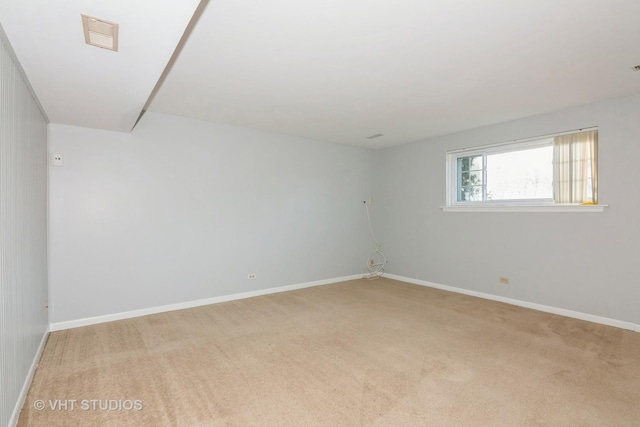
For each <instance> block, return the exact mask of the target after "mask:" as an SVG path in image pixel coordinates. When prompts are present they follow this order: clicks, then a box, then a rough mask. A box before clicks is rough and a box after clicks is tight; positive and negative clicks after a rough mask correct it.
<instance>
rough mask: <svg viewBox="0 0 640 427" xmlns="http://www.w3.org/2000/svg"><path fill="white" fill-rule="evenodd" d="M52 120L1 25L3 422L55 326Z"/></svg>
mask: <svg viewBox="0 0 640 427" xmlns="http://www.w3.org/2000/svg"><path fill="white" fill-rule="evenodd" d="M46 241H47V123H46V120H45V117H44V116H43V114H42V113H41V111H40V109H39V107H38V103H37V102H36V100H35V99H34V98H33V97H32V96H31V92H30V90H29V87H28V86H27V84H26V83H25V81H24V80H23V79H22V74H21V72H20V69H19V66H18V65H17V64H16V63H15V62H14V59H13V54H12V52H11V51H10V46H9V45H8V43H7V42H6V37H5V35H4V32H3V31H2V28H1V27H0V425H2V426H6V425H9V424H13V423H15V421H16V417H17V415H18V411H19V409H20V408H19V407H18V404H19V403H20V398H21V397H22V398H24V394H21V391H22V392H24V391H26V390H23V386H24V385H25V382H26V380H27V377H28V376H29V374H30V373H33V370H32V368H35V364H34V362H35V358H36V356H37V355H38V349H39V346H40V345H41V344H42V343H43V340H44V338H45V334H46V332H47V328H48V321H47V310H46V308H45V305H46V303H47V243H46Z"/></svg>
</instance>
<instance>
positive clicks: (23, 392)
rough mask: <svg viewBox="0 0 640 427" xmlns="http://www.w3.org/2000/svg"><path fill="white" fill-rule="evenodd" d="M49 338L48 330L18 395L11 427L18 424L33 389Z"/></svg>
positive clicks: (10, 421) (10, 423) (10, 419)
mask: <svg viewBox="0 0 640 427" xmlns="http://www.w3.org/2000/svg"><path fill="white" fill-rule="evenodd" d="M48 337H49V330H48V329H47V330H46V331H45V332H44V334H43V335H42V340H40V345H39V346H38V351H36V354H35V356H34V357H33V362H31V367H30V368H29V372H27V377H26V378H25V380H24V384H23V385H22V390H20V394H19V395H18V400H17V401H16V406H14V408H13V413H12V414H11V418H9V424H8V425H9V427H14V426H15V425H16V424H18V418H19V417H20V411H21V410H22V405H24V401H25V400H26V398H27V393H28V392H29V388H30V387H31V381H32V380H33V375H34V374H35V373H36V369H37V368H38V364H39V363H40V357H42V352H43V351H44V346H45V344H46V343H47V338H48Z"/></svg>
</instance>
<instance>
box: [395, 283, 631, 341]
mask: <svg viewBox="0 0 640 427" xmlns="http://www.w3.org/2000/svg"><path fill="white" fill-rule="evenodd" d="M384 277H388V278H389V279H394V280H399V281H401V282H407V283H413V284H414V285H420V286H427V287H429V288H435V289H442V290H444V291H450V292H456V293H459V294H465V295H470V296H474V297H478V298H484V299H489V300H493V301H499V302H504V303H507V304H511V305H517V306H520V307H525V308H531V309H533V310H538V311H543V312H545V313H551V314H559V315H561V316H566V317H572V318H574V319H580V320H586V321H588V322H593V323H600V324H602V325H607V326H613V327H616V328H621V329H627V330H631V331H635V332H640V325H638V324H635V323H632V322H626V321H623V320H618V319H611V318H609V317H602V316H596V315H594V314H588V313H581V312H579V311H573V310H567V309H564V308H558V307H552V306H549V305H543V304H536V303H533V302H528V301H522V300H518V299H513V298H506V297H501V296H498V295H492V294H486V293H483V292H477V291H471V290H468V289H463V288H456V287H454V286H447V285H440V284H438V283H432V282H427V281H426V280H420V279H412V278H410V277H404V276H397V275H395V274H386V273H385V275H384Z"/></svg>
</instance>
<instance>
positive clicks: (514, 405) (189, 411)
mask: <svg viewBox="0 0 640 427" xmlns="http://www.w3.org/2000/svg"><path fill="white" fill-rule="evenodd" d="M638 425H640V334H638V333H635V332H632V331H626V330H622V329H617V328H613V327H608V326H603V325H599V324H594V323H590V322H585V321H581V320H576V319H571V318H566V317H562V316H557V315H552V314H548V313H542V312H538V311H535V310H529V309H525V308H521V307H516V306H511V305H508V304H503V303H499V302H494V301H488V300H483V299H478V298H474V297H470V296H465V295H461V294H456V293H451V292H445V291H441V290H437V289H430V288H426V287H421V286H417V285H412V284H407V283H403V282H398V281H394V280H390V279H385V278H383V279H379V280H375V281H366V280H354V281H349V282H343V283H337V284H332V285H325V286H318V287H314V288H307V289H301V290H296V291H290V292H284V293H279V294H272V295H266V296H260V297H255V298H249V299H244V300H237V301H231V302H225V303H219V304H214V305H209V306H203V307H198V308H192V309H187V310H179V311H172V312H167V313H162V314H155V315H150V316H144V317H138V318H134V319H127V320H121V321H115V322H110V323H103V324H99V325H93V326H87V327H82V328H76V329H69V330H64V331H59V332H53V333H51V334H50V336H49V339H48V342H47V344H46V347H45V350H44V353H43V355H42V359H41V361H40V365H39V366H38V369H37V371H36V373H35V376H34V379H33V382H32V385H31V388H30V390H29V394H28V396H27V399H26V402H25V405H24V407H23V410H22V413H21V415H20V419H19V422H18V426H21V427H24V426H509V427H514V426H554V427H557V426H571V427H575V426H615V427H621V426H638Z"/></svg>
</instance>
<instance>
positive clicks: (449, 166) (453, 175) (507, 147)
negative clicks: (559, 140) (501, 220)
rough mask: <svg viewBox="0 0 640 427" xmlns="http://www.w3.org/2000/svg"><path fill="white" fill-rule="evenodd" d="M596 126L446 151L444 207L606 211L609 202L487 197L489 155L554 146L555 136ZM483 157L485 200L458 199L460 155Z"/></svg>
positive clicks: (594, 128) (494, 210)
mask: <svg viewBox="0 0 640 427" xmlns="http://www.w3.org/2000/svg"><path fill="white" fill-rule="evenodd" d="M597 129H598V128H597V127H592V128H586V129H579V130H572V131H567V132H560V133H555V134H551V135H544V136H539V137H534V138H527V139H521V140H515V141H509V142H503V143H499V144H491V145H483V146H478V147H470V148H461V149H456V150H450V151H447V158H446V161H447V163H446V173H447V177H446V206H442V207H441V208H442V209H443V210H444V211H445V212H603V211H604V207H606V206H607V205H604V204H598V205H581V204H558V203H555V202H554V200H553V198H550V199H528V200H527V199H525V200H523V199H516V200H486V183H487V180H486V178H487V176H486V175H487V169H486V156H487V155H491V154H497V153H506V152H512V151H520V150H526V149H531V148H537V147H545V146H553V142H554V137H556V136H560V135H566V134H571V133H576V132H580V131H588V130H597ZM471 156H482V157H483V160H482V161H483V174H482V183H483V197H482V198H483V200H482V201H458V200H457V198H458V197H457V191H458V188H457V185H458V170H457V163H458V159H459V158H461V157H471Z"/></svg>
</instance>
